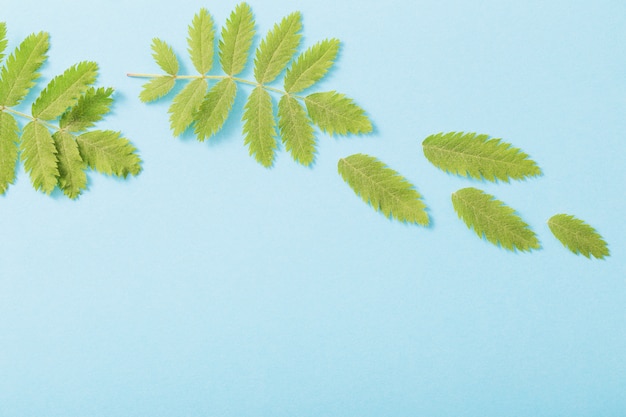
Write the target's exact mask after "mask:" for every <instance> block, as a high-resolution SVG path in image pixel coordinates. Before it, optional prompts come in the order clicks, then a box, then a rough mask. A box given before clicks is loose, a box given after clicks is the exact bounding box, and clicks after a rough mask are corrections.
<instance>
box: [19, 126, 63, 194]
mask: <svg viewBox="0 0 626 417" xmlns="http://www.w3.org/2000/svg"><path fill="white" fill-rule="evenodd" d="M20 151H21V152H22V161H24V168H26V171H27V172H28V173H29V174H30V180H31V182H32V183H33V187H35V189H36V190H41V191H43V192H45V193H46V194H50V193H51V192H52V190H54V187H55V186H56V185H57V177H58V176H59V170H58V168H57V158H56V154H57V150H56V147H55V146H54V140H52V136H51V135H50V132H49V131H48V128H47V127H46V126H44V125H42V124H41V123H39V122H35V121H33V122H30V123H28V124H27V125H26V126H24V130H23V131H22V142H21V147H20Z"/></svg>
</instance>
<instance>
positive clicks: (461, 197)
mask: <svg viewBox="0 0 626 417" xmlns="http://www.w3.org/2000/svg"><path fill="white" fill-rule="evenodd" d="M452 205H453V206H454V210H455V211H456V213H457V214H458V216H459V218H461V219H462V220H463V221H464V222H465V224H466V225H467V227H468V228H470V229H471V228H473V229H474V232H476V234H477V235H478V236H479V237H481V238H482V237H483V236H484V237H485V238H486V239H487V240H488V241H489V242H491V243H493V244H494V245H498V244H499V245H500V246H502V247H503V248H505V249H508V250H510V251H514V250H515V249H518V250H521V251H530V250H532V249H539V248H540V245H539V240H537V236H536V235H535V233H534V232H533V231H532V230H531V229H530V228H529V227H528V225H527V224H526V223H525V222H524V221H523V220H522V219H521V218H520V217H519V216H518V215H517V214H515V210H513V209H512V208H510V207H508V206H507V205H505V204H504V203H503V202H502V201H499V200H496V199H495V198H494V196H492V195H489V194H487V193H485V192H483V191H481V190H478V189H476V188H473V187H469V188H463V189H461V190H458V191H457V192H455V193H453V194H452Z"/></svg>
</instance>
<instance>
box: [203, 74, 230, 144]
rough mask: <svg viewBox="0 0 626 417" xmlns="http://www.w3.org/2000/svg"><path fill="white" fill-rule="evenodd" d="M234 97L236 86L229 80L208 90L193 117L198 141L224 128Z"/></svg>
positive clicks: (222, 81)
mask: <svg viewBox="0 0 626 417" xmlns="http://www.w3.org/2000/svg"><path fill="white" fill-rule="evenodd" d="M236 95H237V84H236V83H235V81H233V80H232V79H231V78H224V79H223V80H221V81H220V82H218V83H217V84H215V85H214V86H213V87H212V88H211V89H210V90H209V92H208V93H207V95H206V97H205V98H204V100H203V101H202V104H201V105H200V108H199V109H198V111H197V112H196V114H195V115H194V120H195V121H196V129H195V133H196V135H197V137H198V140H200V141H203V140H205V139H206V138H209V137H211V136H213V135H214V134H216V133H217V132H218V131H219V130H220V129H221V128H222V126H224V122H225V121H226V119H227V118H228V114H229V113H230V110H231V109H232V107H233V103H234V102H235V96H236Z"/></svg>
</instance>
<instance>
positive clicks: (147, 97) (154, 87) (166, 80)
mask: <svg viewBox="0 0 626 417" xmlns="http://www.w3.org/2000/svg"><path fill="white" fill-rule="evenodd" d="M175 84H176V78H174V77H172V76H171V75H165V76H163V77H156V78H153V79H151V80H150V81H148V82H147V83H145V84H144V85H143V90H142V91H141V93H140V94H139V98H140V99H141V101H143V102H144V103H149V102H151V101H154V100H158V99H159V98H161V97H163V96H164V95H166V94H167V93H169V92H170V91H171V90H172V88H174V85H175Z"/></svg>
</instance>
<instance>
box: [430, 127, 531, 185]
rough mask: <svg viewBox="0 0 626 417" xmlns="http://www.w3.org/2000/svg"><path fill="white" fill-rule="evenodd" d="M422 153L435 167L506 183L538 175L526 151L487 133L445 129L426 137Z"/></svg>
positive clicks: (457, 173) (464, 175)
mask: <svg viewBox="0 0 626 417" xmlns="http://www.w3.org/2000/svg"><path fill="white" fill-rule="evenodd" d="M422 147H423V150H424V155H425V156H426V159H428V160H429V161H430V162H431V163H432V164H433V165H435V166H436V167H437V168H439V169H441V170H443V171H446V172H450V173H453V174H456V175H460V176H463V177H466V176H469V177H472V178H476V179H483V178H484V179H486V180H488V181H493V182H495V181H496V180H501V181H506V182H508V181H509V180H510V179H515V180H521V179H525V178H528V177H534V176H538V175H541V169H540V168H539V167H538V166H537V164H536V163H535V161H533V160H532V159H530V158H529V156H528V155H527V154H525V153H524V152H522V151H521V150H520V149H518V148H514V147H513V146H512V145H511V144H509V143H506V142H502V141H501V139H497V138H493V139H489V136H488V135H480V134H476V133H463V132H449V133H438V134H436V135H431V136H428V137H427V138H426V139H424V142H423V143H422Z"/></svg>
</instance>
